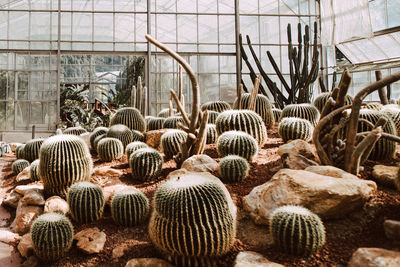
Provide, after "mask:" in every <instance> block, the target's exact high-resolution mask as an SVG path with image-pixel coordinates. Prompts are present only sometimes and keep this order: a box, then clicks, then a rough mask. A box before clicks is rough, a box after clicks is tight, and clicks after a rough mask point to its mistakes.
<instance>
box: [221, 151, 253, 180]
mask: <svg viewBox="0 0 400 267" xmlns="http://www.w3.org/2000/svg"><path fill="white" fill-rule="evenodd" d="M249 170H250V166H249V163H248V162H247V160H246V159H245V158H242V157H240V156H236V155H228V156H226V157H223V158H222V159H221V160H220V162H219V174H220V176H221V180H222V181H223V182H226V183H236V182H241V181H243V179H244V178H246V177H247V175H248V174H249Z"/></svg>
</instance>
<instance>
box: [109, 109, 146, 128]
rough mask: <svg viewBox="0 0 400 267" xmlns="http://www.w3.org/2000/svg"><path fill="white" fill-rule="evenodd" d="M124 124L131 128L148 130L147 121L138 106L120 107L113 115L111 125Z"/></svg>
mask: <svg viewBox="0 0 400 267" xmlns="http://www.w3.org/2000/svg"><path fill="white" fill-rule="evenodd" d="M117 124H123V125H125V126H127V127H128V128H129V129H131V130H137V131H139V132H144V131H145V130H146V122H145V121H144V118H143V116H142V114H140V111H139V110H138V109H136V108H131V107H127V108H120V109H118V111H117V113H115V114H114V116H112V118H111V121H110V126H113V125H117Z"/></svg>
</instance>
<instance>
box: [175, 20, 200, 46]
mask: <svg viewBox="0 0 400 267" xmlns="http://www.w3.org/2000/svg"><path fill="white" fill-rule="evenodd" d="M178 42H179V43H197V16H195V15H178Z"/></svg>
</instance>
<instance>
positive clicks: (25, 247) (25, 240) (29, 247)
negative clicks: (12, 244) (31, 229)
mask: <svg viewBox="0 0 400 267" xmlns="http://www.w3.org/2000/svg"><path fill="white" fill-rule="evenodd" d="M17 248H18V251H19V253H20V254H21V256H22V257H24V258H28V257H29V256H30V255H33V243H32V239H31V234H30V233H28V234H25V235H23V236H22V238H21V241H19V243H18V246H17Z"/></svg>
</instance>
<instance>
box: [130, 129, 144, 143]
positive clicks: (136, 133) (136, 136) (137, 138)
mask: <svg viewBox="0 0 400 267" xmlns="http://www.w3.org/2000/svg"><path fill="white" fill-rule="evenodd" d="M132 136H133V138H132V142H133V141H141V142H144V134H143V133H141V132H139V131H136V130H133V131H132Z"/></svg>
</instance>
